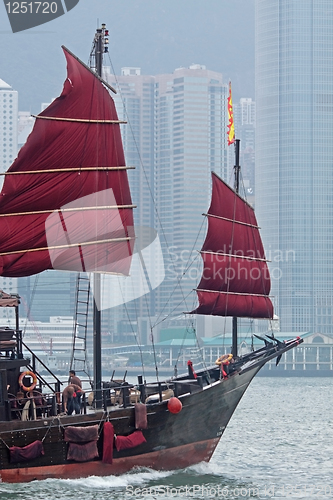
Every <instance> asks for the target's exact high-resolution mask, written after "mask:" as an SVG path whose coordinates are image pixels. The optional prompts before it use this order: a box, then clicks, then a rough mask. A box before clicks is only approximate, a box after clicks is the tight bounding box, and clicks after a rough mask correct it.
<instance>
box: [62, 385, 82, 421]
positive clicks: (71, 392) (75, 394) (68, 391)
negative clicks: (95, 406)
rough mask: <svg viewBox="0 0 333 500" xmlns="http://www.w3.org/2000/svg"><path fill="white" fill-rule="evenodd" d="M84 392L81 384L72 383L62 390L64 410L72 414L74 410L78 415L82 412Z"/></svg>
mask: <svg viewBox="0 0 333 500" xmlns="http://www.w3.org/2000/svg"><path fill="white" fill-rule="evenodd" d="M83 393H84V391H82V388H81V387H80V386H79V385H76V384H71V385H68V386H67V387H65V389H64V390H63V391H62V403H63V406H64V412H65V413H67V415H72V413H73V411H75V413H76V414H77V415H78V414H80V413H81V396H82V394H83Z"/></svg>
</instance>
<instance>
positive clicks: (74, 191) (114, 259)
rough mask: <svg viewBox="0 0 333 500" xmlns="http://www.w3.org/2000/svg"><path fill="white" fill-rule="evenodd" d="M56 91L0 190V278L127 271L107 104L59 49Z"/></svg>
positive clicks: (117, 163) (129, 213) (115, 138)
mask: <svg viewBox="0 0 333 500" xmlns="http://www.w3.org/2000/svg"><path fill="white" fill-rule="evenodd" d="M64 52H65V56H66V60H67V79H66V81H65V83H64V87H63V91H62V93H61V95H60V97H58V98H57V99H55V101H53V103H51V104H50V106H48V108H46V109H45V110H44V111H43V112H42V113H41V114H40V115H38V117H37V119H36V123H35V125H34V128H33V131H32V133H31V134H30V136H29V138H28V140H27V142H26V144H25V145H24V146H23V147H22V149H21V150H20V152H19V154H18V157H17V159H16V160H15V162H14V163H13V165H12V166H11V167H10V169H9V170H8V172H7V173H6V177H5V182H4V185H3V188H2V191H1V194H0V275H2V276H13V277H19V276H28V275H31V274H36V273H39V272H41V271H44V270H46V269H64V270H70V271H100V272H110V273H120V274H128V271H129V266H130V259H131V254H132V247H133V243H134V235H133V210H132V208H133V205H132V201H131V195H130V190H129V185H128V178H127V171H126V167H125V159H124V152H123V147H122V142H121V135H120V128H119V122H118V118H117V113H116V109H115V105H114V102H113V100H112V98H111V96H110V95H109V92H108V91H107V89H106V88H105V87H104V85H103V84H102V83H101V81H100V80H99V79H98V78H97V77H96V75H95V74H93V73H92V72H91V71H90V70H89V68H87V67H86V66H85V65H84V64H83V63H81V62H80V61H79V60H77V59H76V58H75V56H73V55H72V54H71V53H70V52H69V51H67V49H65V48H64Z"/></svg>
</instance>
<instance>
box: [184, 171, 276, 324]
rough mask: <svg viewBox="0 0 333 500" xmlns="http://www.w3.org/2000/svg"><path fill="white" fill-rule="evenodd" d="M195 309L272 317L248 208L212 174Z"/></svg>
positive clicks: (262, 258) (265, 275)
mask: <svg viewBox="0 0 333 500" xmlns="http://www.w3.org/2000/svg"><path fill="white" fill-rule="evenodd" d="M212 181H213V188H212V200H211V205H210V208H209V211H208V214H207V216H208V217H207V219H208V230H207V236H206V239H205V241H204V244H203V247H202V249H201V252H200V254H201V257H202V260H203V272H202V277H201V281H200V283H199V285H198V287H197V289H196V291H197V295H198V300H199V306H198V307H197V309H195V310H194V311H192V312H193V313H195V314H207V315H217V316H237V317H250V318H272V317H273V305H272V302H271V300H270V298H269V292H270V286H271V283H270V276H269V270H268V266H267V260H266V257H265V252H264V248H263V245H262V241H261V237H260V234H259V227H258V224H257V220H256V217H255V214H254V210H253V208H252V207H251V205H249V204H248V203H247V201H246V200H244V199H243V198H242V197H241V196H239V195H238V194H237V193H236V192H235V191H233V190H232V189H231V188H230V186H228V185H227V184H226V183H225V182H224V181H223V180H222V179H220V177H218V176H217V175H216V174H215V173H212Z"/></svg>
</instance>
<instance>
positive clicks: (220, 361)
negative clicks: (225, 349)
mask: <svg viewBox="0 0 333 500" xmlns="http://www.w3.org/2000/svg"><path fill="white" fill-rule="evenodd" d="M232 358H233V355H232V354H222V356H220V357H219V358H217V360H216V361H215V364H216V365H228V364H229V363H230V361H231V360H232Z"/></svg>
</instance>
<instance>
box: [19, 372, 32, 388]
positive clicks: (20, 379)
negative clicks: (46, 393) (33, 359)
mask: <svg viewBox="0 0 333 500" xmlns="http://www.w3.org/2000/svg"><path fill="white" fill-rule="evenodd" d="M28 376H30V377H32V384H31V386H30V387H25V385H23V382H22V381H23V379H24V377H28ZM18 382H19V384H20V386H21V387H22V389H23V390H24V391H26V392H30V391H33V390H34V388H35V387H36V385H37V377H36V374H35V373H34V372H30V371H26V372H22V373H21V375H20V376H19V379H18Z"/></svg>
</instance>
